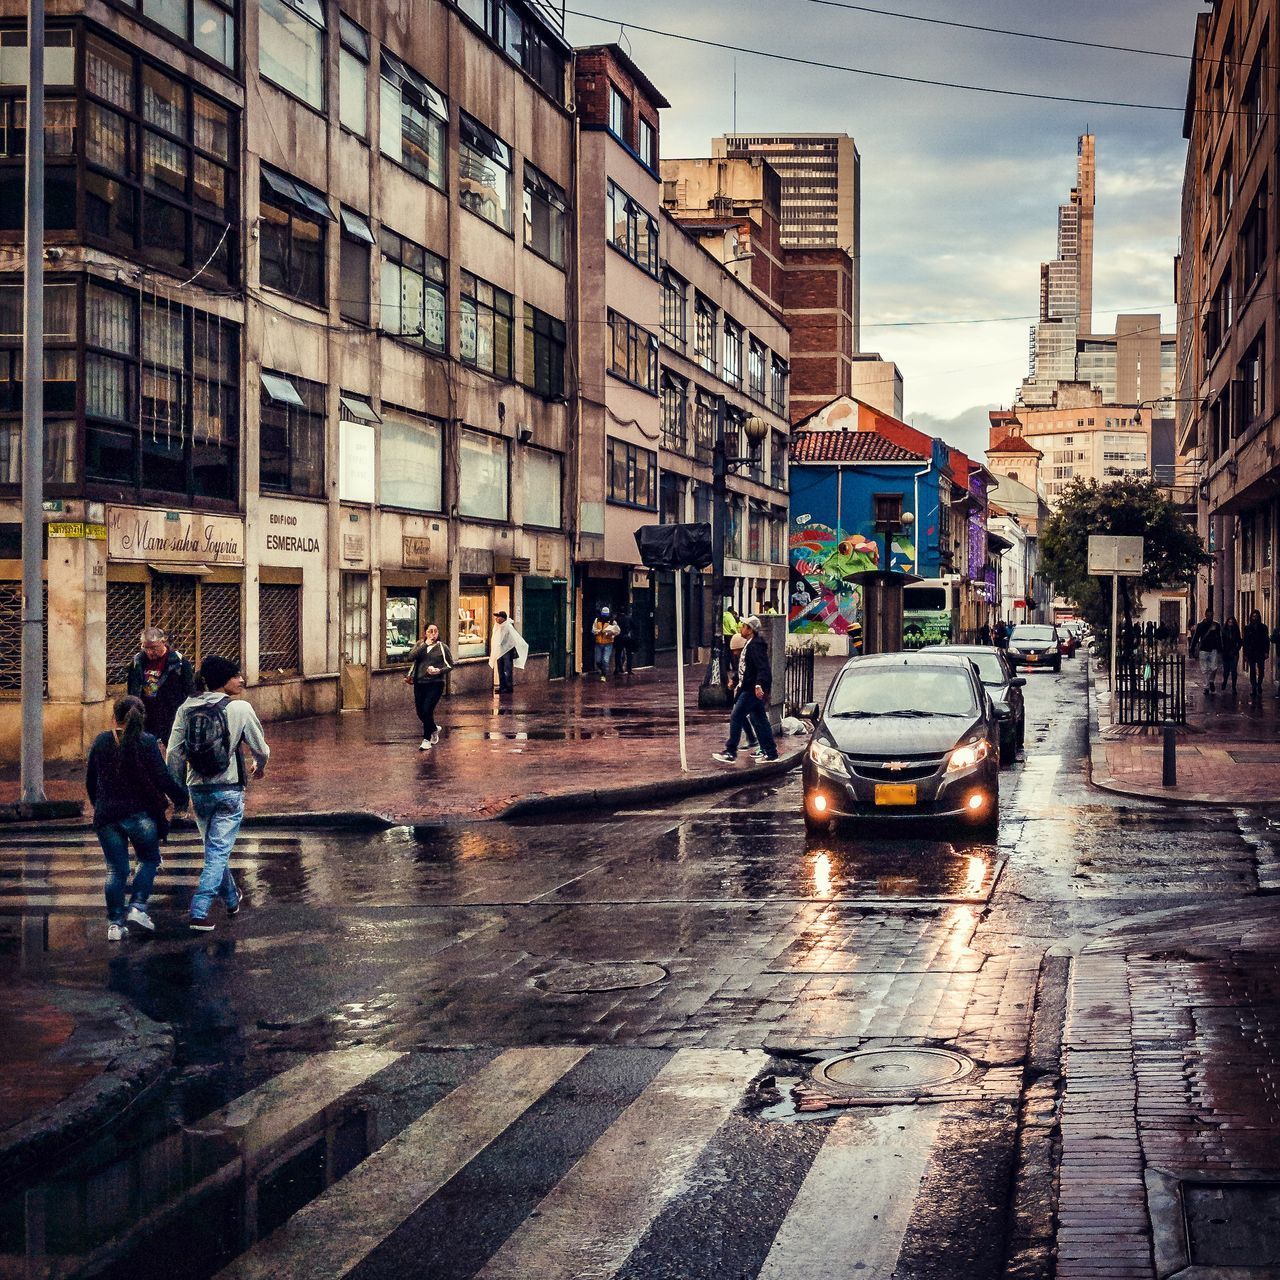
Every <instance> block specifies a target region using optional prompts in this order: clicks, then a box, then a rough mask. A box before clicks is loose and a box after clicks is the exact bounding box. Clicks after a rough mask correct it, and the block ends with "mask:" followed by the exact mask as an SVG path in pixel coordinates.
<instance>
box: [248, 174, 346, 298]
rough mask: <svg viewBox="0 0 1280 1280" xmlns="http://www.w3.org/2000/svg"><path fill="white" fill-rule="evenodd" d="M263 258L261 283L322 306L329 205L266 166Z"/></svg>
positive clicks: (311, 189) (314, 192) (330, 215)
mask: <svg viewBox="0 0 1280 1280" xmlns="http://www.w3.org/2000/svg"><path fill="white" fill-rule="evenodd" d="M260 213H261V220H260V227H259V231H260V235H259V241H258V245H259V254H260V262H261V274H262V283H263V284H264V285H266V286H267V287H268V288H270V289H279V290H280V292H281V293H287V294H288V295H289V296H290V297H291V298H296V299H297V300H298V301H299V302H309V303H311V304H312V305H313V306H317V307H322V306H324V300H325V242H326V239H327V236H328V224H329V223H330V222H331V221H333V212H332V210H330V208H329V201H328V200H327V199H326V197H325V196H324V195H322V194H321V193H320V192H319V191H317V190H315V188H314V187H309V186H307V185H306V183H304V182H298V181H296V180H295V179H293V178H290V177H288V176H287V175H285V174H283V173H280V172H279V171H278V170H275V169H270V168H268V167H267V166H266V165H265V164H264V165H263V166H262V187H261V209H260Z"/></svg>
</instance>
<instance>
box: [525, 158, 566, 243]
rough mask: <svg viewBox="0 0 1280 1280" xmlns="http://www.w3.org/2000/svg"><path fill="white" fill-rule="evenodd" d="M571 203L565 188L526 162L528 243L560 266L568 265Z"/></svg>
mask: <svg viewBox="0 0 1280 1280" xmlns="http://www.w3.org/2000/svg"><path fill="white" fill-rule="evenodd" d="M568 223H569V202H568V200H567V199H566V198H565V194H564V191H563V190H562V189H561V188H560V187H558V186H557V185H556V184H555V183H554V182H552V181H551V179H550V178H548V177H547V176H546V174H544V173H542V172H540V171H539V170H537V169H535V168H534V167H533V165H531V164H530V163H529V162H528V161H527V160H526V161H525V165H524V242H525V244H526V245H528V247H529V248H530V249H532V250H533V251H534V252H535V253H539V254H541V255H542V256H543V257H544V258H547V259H548V260H550V261H551V262H554V263H555V264H556V266H558V267H562V266H564V258H565V235H566V231H567V228H568Z"/></svg>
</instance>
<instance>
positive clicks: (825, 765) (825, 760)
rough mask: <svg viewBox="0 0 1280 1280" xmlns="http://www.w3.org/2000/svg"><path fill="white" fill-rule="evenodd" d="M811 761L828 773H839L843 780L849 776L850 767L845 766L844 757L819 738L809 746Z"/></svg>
mask: <svg viewBox="0 0 1280 1280" xmlns="http://www.w3.org/2000/svg"><path fill="white" fill-rule="evenodd" d="M809 759H810V760H812V761H813V763H814V764H816V765H817V766H818V768H819V769H825V770H826V771H827V772H828V773H838V774H839V775H840V776H841V777H842V778H847V777H848V776H849V766H848V765H847V764H845V761H844V756H843V755H842V754H841V753H840V752H839V751H837V750H836V749H835V747H829V746H827V744H826V743H825V742H819V741H818V740H817V738H815V739H814V740H813V741H812V742H811V743H810V744H809Z"/></svg>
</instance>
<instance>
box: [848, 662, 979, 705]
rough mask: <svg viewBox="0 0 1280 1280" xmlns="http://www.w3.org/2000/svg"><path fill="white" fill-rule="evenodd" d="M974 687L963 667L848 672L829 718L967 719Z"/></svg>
mask: <svg viewBox="0 0 1280 1280" xmlns="http://www.w3.org/2000/svg"><path fill="white" fill-rule="evenodd" d="M976 711H977V707H976V706H975V705H974V700H973V685H972V683H971V681H970V680H969V678H968V677H967V676H966V675H965V673H964V671H963V670H961V668H959V667H951V668H947V667H906V668H905V669H904V668H902V667H881V668H879V669H878V670H875V671H857V670H854V671H846V672H845V674H844V676H843V677H842V678H841V680H840V683H839V684H838V685H837V686H836V689H835V692H834V693H833V694H832V695H831V704H830V705H829V706H828V707H827V710H826V714H827V715H828V716H967V715H973V714H975V713H976Z"/></svg>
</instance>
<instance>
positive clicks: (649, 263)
mask: <svg viewBox="0 0 1280 1280" xmlns="http://www.w3.org/2000/svg"><path fill="white" fill-rule="evenodd" d="M604 233H605V238H606V239H607V240H608V241H609V243H610V244H611V245H613V247H614V248H615V249H617V250H618V251H619V252H620V253H622V254H625V255H626V256H627V257H628V258H630V259H631V261H632V262H634V263H635V264H636V266H638V267H639V268H640V269H641V270H642V271H647V272H648V273H649V274H650V275H651V276H656V275H657V274H658V222H657V219H656V218H654V217H653V216H652V215H651V214H650V213H649V212H648V210H647V209H645V208H644V207H643V206H642V205H640V204H638V203H637V202H636V201H635V200H633V199H632V198H631V197H630V196H629V195H627V193H626V192H625V191H623V189H622V188H621V187H620V186H618V184H617V183H616V182H610V183H608V184H607V186H606V189H605V229H604Z"/></svg>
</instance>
